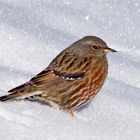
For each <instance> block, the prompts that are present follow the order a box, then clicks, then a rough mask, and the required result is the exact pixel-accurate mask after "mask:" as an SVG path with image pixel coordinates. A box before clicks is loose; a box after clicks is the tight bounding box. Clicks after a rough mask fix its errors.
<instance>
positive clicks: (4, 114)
mask: <svg viewBox="0 0 140 140" xmlns="http://www.w3.org/2000/svg"><path fill="white" fill-rule="evenodd" d="M85 35H97V36H99V37H101V38H103V39H104V40H105V41H106V42H107V44H108V45H109V46H110V47H112V48H114V49H116V50H118V51H119V52H118V53H117V54H110V55H108V58H109V64H110V67H109V75H108V78H107V80H106V83H105V85H104V87H103V88H102V90H101V91H100V93H99V94H98V95H97V96H96V98H94V100H93V101H92V102H91V103H90V104H89V105H88V106H87V107H86V108H85V109H83V110H81V111H78V112H77V113H76V114H77V118H78V119H75V118H71V117H69V116H68V115H67V114H66V113H64V112H60V111H58V110H54V109H52V108H49V107H47V106H44V105H40V104H38V103H32V102H29V101H20V102H8V103H0V140H77V139H78V140H140V46H139V45H140V1H139V0H133V1H132V0H131V1H129V0H114V1H109V0H94V1H92V0H59V1H58V0H0V95H4V94H6V91H7V90H9V89H11V88H13V87H15V86H17V85H20V84H22V83H24V82H25V81H27V80H29V79H30V78H31V77H32V76H34V75H35V74H37V73H38V72H40V71H41V70H43V69H44V68H45V67H47V65H48V64H49V63H50V61H51V60H52V59H53V58H54V56H56V55H57V54H58V53H59V52H60V51H61V50H63V49H64V48H66V47H67V46H69V45H70V44H71V43H73V42H74V41H76V40H78V39H79V38H81V37H83V36H85Z"/></svg>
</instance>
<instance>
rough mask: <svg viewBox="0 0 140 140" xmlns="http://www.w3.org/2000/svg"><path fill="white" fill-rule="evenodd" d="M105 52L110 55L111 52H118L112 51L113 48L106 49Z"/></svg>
mask: <svg viewBox="0 0 140 140" xmlns="http://www.w3.org/2000/svg"><path fill="white" fill-rule="evenodd" d="M103 51H104V52H105V53H109V52H117V51H116V50H114V49H111V48H105V49H104V50H103Z"/></svg>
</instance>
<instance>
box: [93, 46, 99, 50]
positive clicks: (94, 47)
mask: <svg viewBox="0 0 140 140" xmlns="http://www.w3.org/2000/svg"><path fill="white" fill-rule="evenodd" d="M92 48H93V49H95V50H97V49H100V46H92Z"/></svg>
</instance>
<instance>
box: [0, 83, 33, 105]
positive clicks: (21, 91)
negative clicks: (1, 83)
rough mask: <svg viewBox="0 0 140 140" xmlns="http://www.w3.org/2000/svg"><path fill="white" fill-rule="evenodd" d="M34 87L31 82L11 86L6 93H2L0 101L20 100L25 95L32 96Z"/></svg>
mask: <svg viewBox="0 0 140 140" xmlns="http://www.w3.org/2000/svg"><path fill="white" fill-rule="evenodd" d="M33 91H34V88H33V86H32V85H31V84H27V83H25V84H23V85H20V86H18V87H16V88H13V89H11V90H9V91H8V93H9V94H8V95H4V96H1V97H0V101H1V102H4V101H7V100H20V99H25V98H27V97H30V96H33V95H34V94H35V93H34V92H33Z"/></svg>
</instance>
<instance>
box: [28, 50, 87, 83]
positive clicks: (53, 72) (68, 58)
mask: <svg viewBox="0 0 140 140" xmlns="http://www.w3.org/2000/svg"><path fill="white" fill-rule="evenodd" d="M82 61H83V59H80V58H78V56H73V55H71V54H70V53H68V52H65V53H63V52H62V53H60V54H59V55H58V56H57V57H56V58H55V59H54V60H53V61H52V62H51V63H50V65H49V66H48V67H47V68H46V69H45V70H43V71H42V72H40V73H39V74H38V75H36V76H35V77H33V78H32V79H31V80H30V82H31V83H33V84H37V85H38V84H39V85H40V84H44V83H48V82H50V81H53V80H57V79H59V80H60V79H63V80H78V79H80V78H82V77H83V76H84V74H85V71H84V70H83V69H82V68H83V67H81V65H82Z"/></svg>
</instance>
